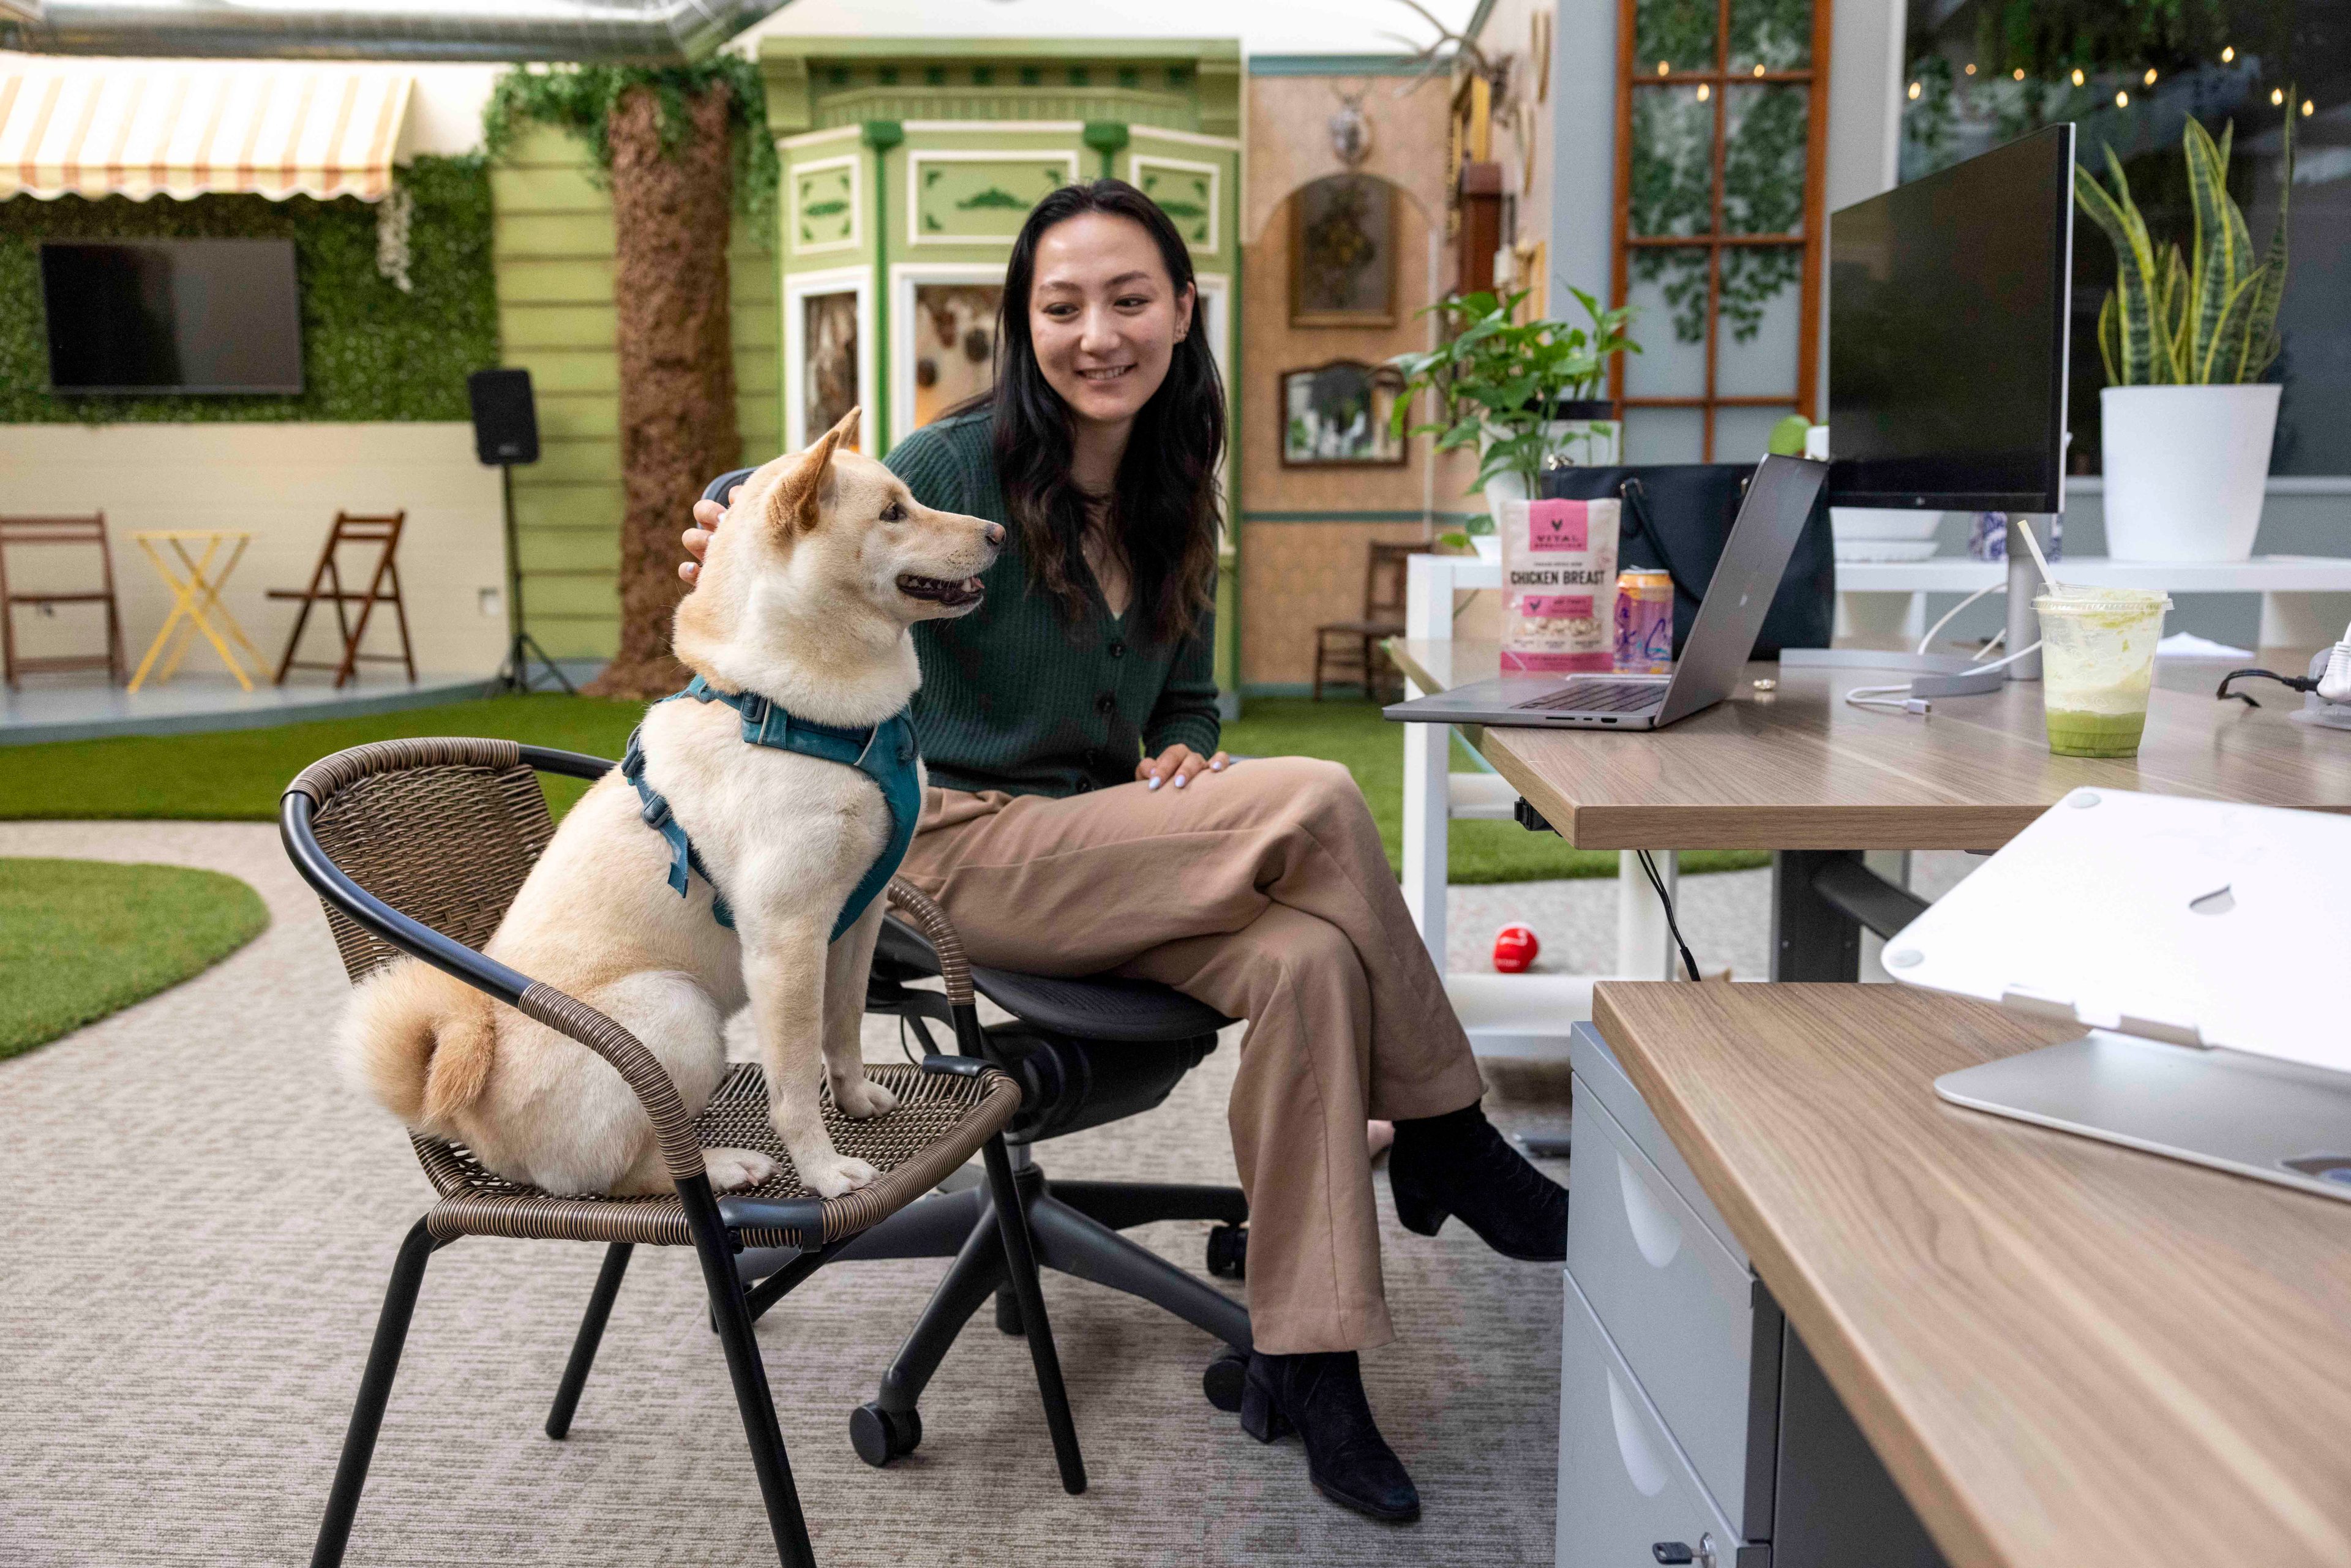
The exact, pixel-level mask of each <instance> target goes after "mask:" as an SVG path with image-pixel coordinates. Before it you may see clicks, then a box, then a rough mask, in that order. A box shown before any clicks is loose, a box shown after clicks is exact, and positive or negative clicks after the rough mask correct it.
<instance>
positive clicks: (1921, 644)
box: [1914, 579, 2351, 653]
mask: <svg viewBox="0 0 2351 1568" xmlns="http://www.w3.org/2000/svg"><path fill="white" fill-rule="evenodd" d="M2007 591H2008V583H2007V581H2006V580H2005V579H2003V580H2001V581H1998V582H1988V583H1985V584H1984V585H1983V586H1982V587H1981V588H1979V589H1977V590H1976V591H1974V592H1973V593H1970V594H1969V595H1968V596H1967V597H1966V598H1965V599H1962V600H1960V601H1959V602H1958V603H1957V604H1954V605H1952V606H1951V607H1950V608H1949V610H1947V611H1945V612H1943V618H1942V619H1941V620H1940V621H1938V622H1935V623H1934V624H1933V625H1932V626H1929V627H1928V628H1927V634H1926V635H1925V636H1924V637H1921V638H1919V639H1918V646H1917V648H1916V649H1915V650H1914V652H1917V653H1925V652H1926V651H1927V650H1928V648H1930V647H1932V646H1934V643H1935V633H1936V632H1940V631H1941V630H1942V629H1943V628H1944V627H1946V626H1949V624H1950V623H1951V621H1952V619H1953V618H1954V617H1955V616H1957V615H1958V614H1959V612H1960V611H1962V610H1965V609H1966V608H1967V607H1968V606H1969V605H1970V604H1973V603H1974V602H1975V601H1977V600H1979V599H1981V598H1982V597H1983V596H1984V595H1985V594H1987V593H2006V592H2007ZM2345 635H2346V636H2351V632H2346V633H2345Z"/></svg>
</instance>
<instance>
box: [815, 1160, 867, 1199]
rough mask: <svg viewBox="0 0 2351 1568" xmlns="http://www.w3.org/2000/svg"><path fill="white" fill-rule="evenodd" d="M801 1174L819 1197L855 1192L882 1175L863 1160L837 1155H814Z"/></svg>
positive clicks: (838, 1195)
mask: <svg viewBox="0 0 2351 1568" xmlns="http://www.w3.org/2000/svg"><path fill="white" fill-rule="evenodd" d="M799 1172H800V1180H801V1181H802V1182H804V1183H806V1184H807V1186H808V1189H809V1190H810V1192H812V1193H814V1194H816V1195H817V1196H818V1197H840V1196H841V1194H842V1193H844V1192H855V1191H856V1190H857V1189H858V1188H859V1187H861V1186H864V1185H865V1184H866V1183H867V1182H870V1181H872V1179H873V1178H874V1177H875V1176H880V1175H881V1174H882V1173H881V1172H880V1171H877V1170H875V1169H874V1168H873V1167H872V1166H869V1165H867V1164H866V1163H865V1162H864V1161H863V1160H861V1159H856V1158H853V1157H852V1156H851V1155H843V1154H837V1153H828V1154H823V1155H812V1156H811V1157H810V1158H809V1159H808V1160H807V1161H806V1162H805V1163H803V1164H801V1165H800V1167H799Z"/></svg>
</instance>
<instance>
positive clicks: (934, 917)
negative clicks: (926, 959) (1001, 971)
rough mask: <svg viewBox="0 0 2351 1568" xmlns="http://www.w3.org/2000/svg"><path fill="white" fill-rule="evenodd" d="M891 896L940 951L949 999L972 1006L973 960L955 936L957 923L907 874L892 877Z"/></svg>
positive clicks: (941, 973)
mask: <svg viewBox="0 0 2351 1568" xmlns="http://www.w3.org/2000/svg"><path fill="white" fill-rule="evenodd" d="M889 895H890V907H891V908H893V909H894V910H896V911H898V912H899V913H900V914H901V915H904V916H905V917H906V919H907V920H908V921H909V922H910V923H911V924H912V925H914V928H915V929H916V930H918V931H920V932H921V933H922V934H923V936H925V938H927V939H928V940H929V942H930V944H931V946H932V947H933V948H934V949H935V950H936V951H937V953H938V956H939V977H940V978H941V979H943V980H945V981H946V987H947V1001H948V1002H949V1003H950V1004H952V1005H953V1006H956V1007H959V1008H967V1007H970V1006H971V1005H972V990H971V960H970V959H968V958H967V957H965V956H964V954H963V938H962V937H961V936H958V935H956V928H955V923H954V922H953V921H951V920H949V919H948V918H947V917H946V912H945V911H943V910H941V909H940V908H939V906H938V905H937V904H934V903H932V902H931V899H930V895H929V894H925V892H923V890H922V889H920V888H918V887H916V886H914V884H913V883H910V882H908V881H907V880H906V879H905V878H904V877H902V876H893V877H892V878H891V879H890V889H889Z"/></svg>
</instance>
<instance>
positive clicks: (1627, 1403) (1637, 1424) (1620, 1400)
mask: <svg viewBox="0 0 2351 1568" xmlns="http://www.w3.org/2000/svg"><path fill="white" fill-rule="evenodd" d="M1608 1419H1609V1420H1610V1422H1611V1423H1613V1424H1614V1427H1615V1428H1616V1457H1617V1458H1620V1459H1622V1460H1624V1461H1625V1479H1628V1480H1630V1481H1631V1482H1632V1483H1633V1490H1635V1491H1637V1492H1639V1493H1640V1494H1641V1495H1642V1496H1643V1497H1655V1496H1656V1495H1657V1494H1658V1493H1659V1492H1661V1491H1663V1490H1666V1461H1665V1457H1664V1456H1663V1455H1661V1454H1659V1453H1658V1452H1657V1450H1656V1447H1655V1446H1654V1445H1652V1444H1651V1443H1650V1441H1649V1435H1648V1434H1647V1433H1646V1432H1645V1431H1643V1430H1642V1428H1643V1427H1646V1425H1647V1423H1646V1421H1645V1420H1644V1419H1643V1418H1642V1416H1641V1412H1640V1410H1639V1408H1638V1407H1637V1406H1635V1405H1634V1403H1633V1396H1631V1395H1629V1394H1627V1393H1625V1386H1624V1385H1623V1384H1621V1383H1619V1382H1617V1381H1616V1374H1615V1372H1614V1370H1613V1369H1612V1370H1610V1372H1609V1374H1608Z"/></svg>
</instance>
